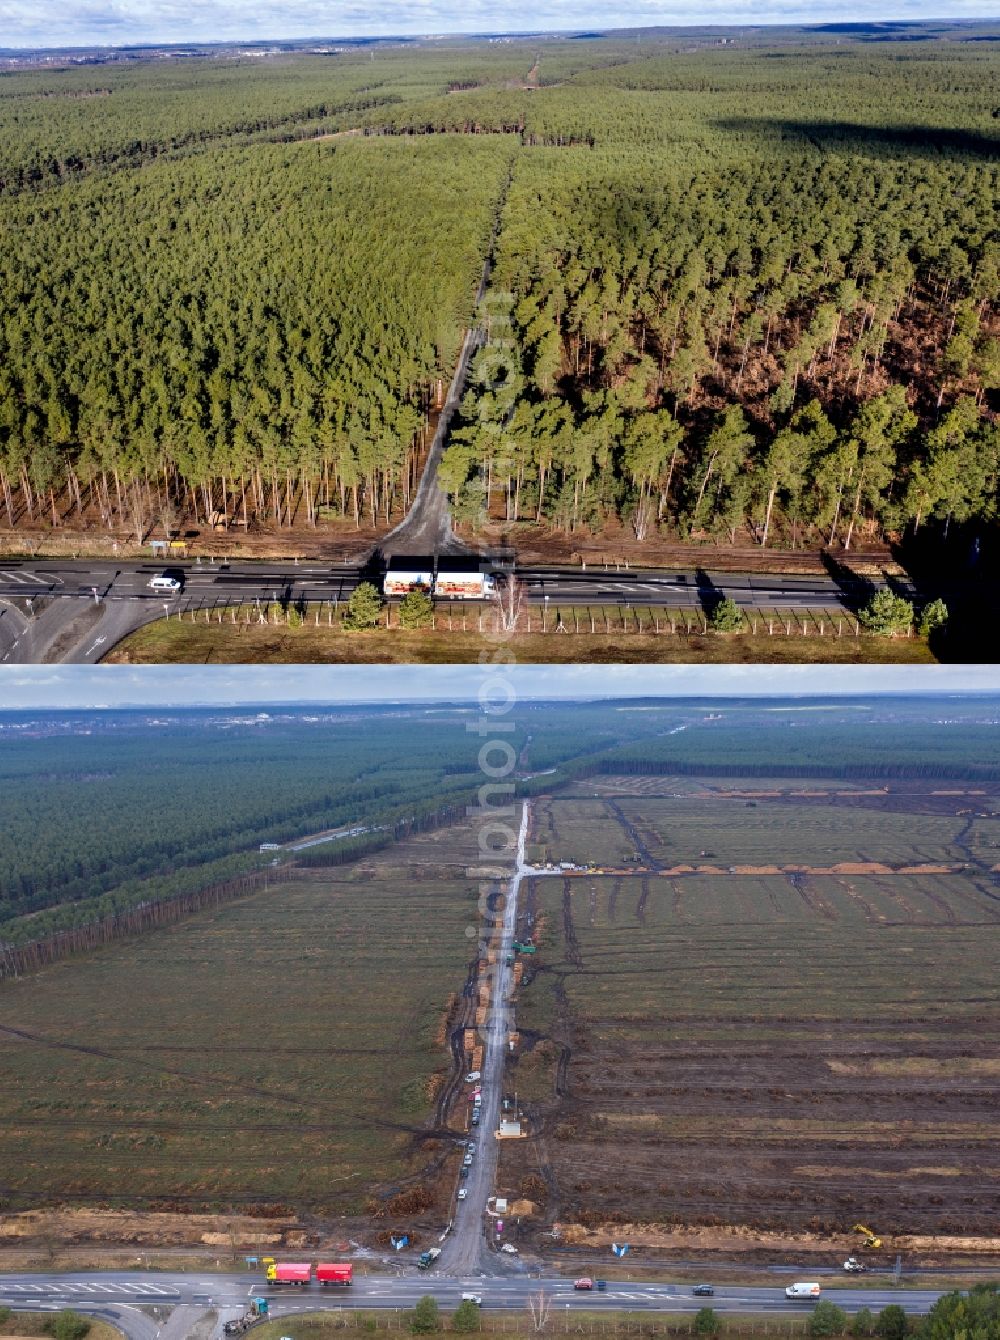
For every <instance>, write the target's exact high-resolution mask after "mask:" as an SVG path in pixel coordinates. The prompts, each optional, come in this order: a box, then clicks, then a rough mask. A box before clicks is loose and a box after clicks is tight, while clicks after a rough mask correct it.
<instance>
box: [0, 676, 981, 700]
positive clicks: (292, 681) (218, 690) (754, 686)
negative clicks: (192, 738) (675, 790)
mask: <svg viewBox="0 0 1000 1340" xmlns="http://www.w3.org/2000/svg"><path fill="white" fill-rule="evenodd" d="M495 677H499V678H502V679H506V680H507V681H508V682H509V685H510V688H509V689H508V688H507V686H506V685H502V684H500V683H498V680H497V678H495ZM481 690H482V691H483V692H484V693H487V694H490V695H491V696H492V698H493V700H494V701H499V699H500V697H501V696H505V697H506V696H509V694H511V693H512V694H513V695H514V697H515V699H531V698H598V697H608V696H620V697H646V696H650V695H652V696H659V695H663V696H676V695H683V696H696V697H705V696H709V695H712V694H723V695H726V694H730V695H731V694H752V695H756V696H775V695H784V694H819V695H826V694H845V693H846V694H849V693H904V692H913V693H933V692H940V693H967V692H971V693H976V692H990V691H992V692H997V693H1000V667H997V666H975V665H971V666H954V665H912V666H898V665H897V666H877V665H872V666H864V665H861V666H822V665H820V666H807V665H778V666H773V665H772V666H736V665H691V666H668V665H663V666H644V665H635V666H631V665H612V666H601V665H560V666H539V665H515V666H509V667H508V666H501V667H482V666H477V665H470V666H462V665H441V666H419V667H414V666H407V665H399V666H392V665H375V666H373V665H363V666H353V665H349V666H309V665H300V666H296V667H295V671H294V674H291V675H290V674H289V670H288V667H287V666H280V665H260V666H189V665H184V666H166V665H163V666H155V665H154V666H142V667H141V668H140V667H135V666H53V667H51V668H47V667H41V666H37V667H32V668H30V669H28V668H25V669H18V668H16V667H13V666H5V667H0V710H3V709H12V708H13V709H19V708H38V707H54V708H63V707H81V708H94V707H133V706H134V707H178V706H192V705H195V704H207V705H225V704H246V703H261V704H281V703H331V702H356V703H366V702H386V701H393V700H397V699H405V700H407V701H413V700H420V699H423V700H431V701H434V700H438V701H440V700H441V699H445V698H448V699H466V700H469V699H471V700H476V699H477V698H478V697H479V695H480V692H481Z"/></svg>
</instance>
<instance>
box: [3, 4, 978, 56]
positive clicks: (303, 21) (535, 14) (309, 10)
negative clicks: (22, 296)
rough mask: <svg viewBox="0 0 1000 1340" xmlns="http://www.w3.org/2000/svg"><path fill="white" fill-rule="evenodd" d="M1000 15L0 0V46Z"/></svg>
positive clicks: (884, 7)
mask: <svg viewBox="0 0 1000 1340" xmlns="http://www.w3.org/2000/svg"><path fill="white" fill-rule="evenodd" d="M995 15H996V5H995V3H993V0H950V3H948V4H939V3H935V2H934V0H889V2H888V3H886V0H853V3H852V4H851V5H850V6H849V7H846V8H845V7H844V6H843V5H842V4H837V3H836V2H835V0H812V3H810V0H697V2H695V0H674V2H673V3H670V2H668V0H626V3H623V4H622V5H621V7H620V8H618V9H616V10H613V11H610V12H609V10H608V9H607V8H606V7H605V6H604V5H603V4H600V3H598V2H597V0H574V3H572V4H571V3H569V0H538V3H529V2H528V0H512V3H509V4H506V5H504V6H503V7H502V8H501V7H499V6H497V5H496V4H495V3H492V2H491V3H487V2H486V0H466V3H463V4H456V3H454V0H381V3H360V2H358V0H257V3H254V4H253V5H250V4H246V3H244V0H214V2H213V3H204V0H0V46H40V45H44V46H70V45H74V44H78V45H86V44H91V43H102V44H125V43H131V42H190V41H209V40H214V39H221V40H238V39H249V40H254V39H258V38H294V37H336V36H343V37H348V36H362V35H366V34H369V35H375V36H378V35H386V34H397V33H398V34H420V33H426V32H428V31H437V32H453V33H457V32H490V31H494V32H495V31H498V30H505V31H539V30H544V29H562V30H570V31H572V30H579V29H581V28H592V27H600V28H609V27H627V26H629V25H632V24H637V23H638V24H649V25H653V24H667V25H670V24H681V25H683V24H704V23H723V24H729V23H735V24H740V23H748V22H749V23H754V24H760V23H825V22H829V21H844V20H846V19H873V20H875V19H877V20H886V19H890V18H908V19H916V18H921V17H926V18H936V19H939V18H942V17H950V18H991V17H995Z"/></svg>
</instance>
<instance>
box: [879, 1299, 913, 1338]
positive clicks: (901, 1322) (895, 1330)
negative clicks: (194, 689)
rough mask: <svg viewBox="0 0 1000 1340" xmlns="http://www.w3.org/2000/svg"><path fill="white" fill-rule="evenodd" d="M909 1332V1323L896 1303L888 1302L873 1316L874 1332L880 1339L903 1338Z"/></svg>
mask: <svg viewBox="0 0 1000 1340" xmlns="http://www.w3.org/2000/svg"><path fill="white" fill-rule="evenodd" d="M909 1333H910V1323H909V1322H908V1321H907V1320H906V1313H905V1312H904V1311H903V1309H902V1308H901V1307H900V1306H899V1304H898V1303H890V1304H889V1306H888V1307H884V1308H883V1309H882V1311H881V1312H880V1313H879V1314H878V1316H877V1317H876V1318H875V1334H876V1335H880V1336H882V1340H905V1337H906V1336H907V1335H909Z"/></svg>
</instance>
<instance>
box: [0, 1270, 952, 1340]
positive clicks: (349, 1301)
mask: <svg viewBox="0 0 1000 1340" xmlns="http://www.w3.org/2000/svg"><path fill="white" fill-rule="evenodd" d="M393 1264H394V1263H393ZM806 1277H807V1278H808V1274H807V1276H806ZM539 1291H541V1292H544V1294H545V1295H546V1297H547V1298H549V1299H550V1300H551V1302H552V1305H553V1306H552V1319H553V1320H555V1315H556V1313H557V1312H559V1313H562V1312H563V1311H565V1310H566V1309H577V1310H582V1311H587V1312H604V1311H629V1312H679V1313H692V1312H697V1311H698V1309H699V1308H701V1307H704V1306H706V1304H709V1305H710V1306H711V1307H713V1308H714V1309H715V1310H716V1311H717V1312H742V1313H747V1312H753V1313H759V1314H766V1313H781V1314H782V1315H787V1314H788V1313H789V1312H795V1313H800V1314H801V1313H804V1312H807V1311H808V1310H809V1308H810V1307H811V1306H812V1305H811V1304H810V1303H797V1302H791V1301H789V1300H788V1299H786V1298H785V1293H784V1287H783V1286H778V1287H769V1288H753V1287H747V1286H744V1285H719V1286H717V1288H716V1292H715V1296H714V1297H713V1298H711V1299H707V1300H706V1299H704V1298H698V1297H695V1296H694V1294H693V1293H692V1291H691V1285H690V1284H662V1283H659V1284H653V1283H646V1282H642V1281H638V1280H636V1281H621V1280H609V1281H608V1286H607V1291H606V1292H601V1293H598V1292H596V1291H594V1292H590V1293H583V1292H577V1291H576V1290H575V1289H574V1288H573V1281H572V1279H570V1278H565V1279H562V1278H554V1277H551V1276H544V1275H538V1274H535V1273H531V1272H527V1271H525V1270H523V1268H521V1269H520V1270H519V1272H518V1273H510V1274H506V1275H500V1276H492V1275H483V1274H481V1273H475V1272H470V1273H468V1274H465V1275H460V1276H459V1275H444V1274H442V1273H441V1272H440V1267H439V1268H437V1269H436V1270H432V1271H429V1272H427V1273H426V1274H424V1273H421V1272H418V1271H416V1270H415V1269H414V1268H413V1267H412V1265H411V1266H410V1267H409V1270H408V1273H406V1274H398V1275H390V1274H371V1275H362V1276H357V1275H356V1277H355V1282H354V1284H353V1285H352V1287H351V1288H350V1289H320V1288H319V1287H318V1286H316V1285H315V1284H313V1285H311V1286H309V1287H307V1288H303V1289H284V1290H281V1289H275V1288H270V1289H269V1288H267V1287H266V1286H265V1284H264V1283H263V1277H262V1276H261V1275H260V1274H252V1273H250V1272H249V1271H248V1272H247V1273H245V1274H239V1275H226V1274H219V1275H205V1274H203V1275H184V1274H176V1275H174V1274H169V1273H164V1274H161V1273H159V1272H156V1273H149V1272H139V1271H109V1272H107V1273H106V1274H100V1273H96V1272H91V1271H83V1272H77V1273H70V1274H66V1275H54V1274H37V1275H24V1274H21V1275H14V1274H12V1275H0V1304H2V1305H6V1306H8V1307H12V1308H15V1309H17V1310H21V1311H37V1310H39V1309H42V1310H57V1309H59V1308H62V1307H72V1308H75V1309H77V1310H78V1311H88V1312H95V1311H97V1312H100V1311H101V1309H108V1308H111V1309H114V1310H115V1311H116V1312H118V1313H120V1314H124V1316H125V1319H126V1321H128V1320H129V1318H130V1314H132V1313H134V1312H135V1309H137V1308H138V1307H142V1306H145V1307H149V1306H151V1305H159V1306H162V1307H179V1306H185V1307H188V1306H190V1307H198V1308H214V1309H217V1310H218V1311H219V1312H220V1320H221V1321H224V1320H226V1319H228V1318H230V1317H234V1316H238V1315H241V1314H242V1313H243V1312H244V1311H245V1310H246V1308H247V1306H248V1304H249V1300H250V1298H251V1297H252V1296H254V1295H258V1296H266V1297H268V1298H269V1299H270V1300H271V1302H270V1309H271V1315H272V1316H278V1317H282V1316H286V1315H289V1314H291V1313H295V1312H306V1311H319V1310H328V1309H337V1308H344V1307H347V1308H351V1307H363V1308H366V1309H371V1308H409V1307H412V1306H413V1305H414V1304H415V1303H416V1301H417V1300H418V1299H419V1298H421V1297H422V1296H423V1295H425V1294H432V1295H433V1296H434V1297H435V1298H436V1299H437V1300H438V1302H439V1303H440V1305H441V1306H442V1308H445V1309H448V1310H450V1309H452V1308H454V1307H456V1306H457V1305H458V1303H459V1302H460V1300H461V1296H462V1293H463V1292H475V1293H478V1294H479V1295H481V1297H482V1300H483V1307H484V1308H495V1309H501V1310H504V1311H508V1312H517V1311H524V1312H525V1314H526V1313H527V1307H528V1299H529V1296H533V1297H537V1295H538V1293H539ZM824 1297H826V1298H828V1299H830V1300H831V1301H833V1302H836V1303H837V1304H838V1306H840V1307H843V1308H844V1309H845V1310H846V1311H848V1312H855V1311H857V1310H858V1308H861V1307H870V1308H872V1309H873V1310H877V1309H879V1308H882V1307H885V1306H886V1305H887V1304H889V1303H900V1304H902V1305H903V1307H904V1308H905V1309H906V1311H907V1312H909V1313H911V1314H913V1315H918V1314H921V1315H922V1314H923V1313H926V1312H927V1311H928V1310H929V1309H930V1308H931V1306H932V1305H933V1304H934V1302H935V1301H936V1300H937V1299H938V1298H939V1297H940V1294H939V1293H938V1292H937V1291H936V1290H930V1289H895V1288H887V1287H881V1286H873V1287H870V1288H856V1287H853V1286H848V1287H845V1288H839V1289H826V1290H824ZM137 1316H138V1317H140V1318H142V1320H146V1318H145V1317H144V1316H143V1314H141V1313H139V1314H137ZM128 1333H129V1334H132V1335H135V1336H136V1337H137V1340H145V1336H144V1334H143V1332H142V1329H141V1327H140V1328H139V1329H138V1330H137V1331H133V1330H132V1329H131V1328H130V1329H129V1331H128Z"/></svg>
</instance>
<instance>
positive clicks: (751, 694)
mask: <svg viewBox="0 0 1000 1340" xmlns="http://www.w3.org/2000/svg"><path fill="white" fill-rule="evenodd" d="M519 697H520V700H521V701H530V702H534V703H551V704H554V705H560V706H561V705H564V704H572V703H577V704H580V703H613V702H624V701H635V700H636V699H640V700H646V701H652V702H664V703H685V702H687V703H708V702H726V701H739V700H745V699H753V700H754V701H756V702H792V701H794V702H803V701H811V702H822V701H826V700H829V699H836V700H837V701H851V700H860V701H868V700H871V699H881V698H919V699H936V700H940V699H969V698H982V699H998V700H1000V687H998V688H995V689H905V688H900V689H872V690H869V691H865V690H844V691H838V690H837V689H829V690H826V691H825V692H818V691H813V692H794V691H791V692H786V693H761V692H757V691H755V690H753V689H744V690H741V691H737V690H720V691H717V692H708V693H676V694H674V693H648V692H646V693H638V692H637V693H609V694H596V695H595V694H581V695H579V696H576V695H574V696H567V697H552V696H550V695H545V694H535V693H532V692H530V691H528V692H525V693H523V694H521V695H519ZM478 701H479V700H478V698H476V697H475V695H473V696H470V697H468V698H465V697H454V696H450V697H449V696H446V697H442V698H400V697H388V698H367V699H365V698H361V699H357V698H323V699H310V698H296V699H288V700H284V699H273V698H259V699H257V698H255V699H247V700H245V701H232V702H205V701H201V702H187V703H180V702H170V703H165V702H149V703H127V704H124V705H119V704H114V703H92V704H89V705H87V706H81V705H79V704H77V705H72V704H64V705H62V706H60V705H58V704H41V703H39V704H37V705H35V706H26V707H6V706H0V717H2V716H16V715H23V714H24V713H37V712H173V711H202V710H208V711H242V712H246V711H250V710H253V709H254V708H262V709H281V708H286V709H292V708H294V709H303V710H314V709H316V708H322V707H337V708H343V707H457V706H462V707H464V706H473V707H475V706H477V705H478Z"/></svg>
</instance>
